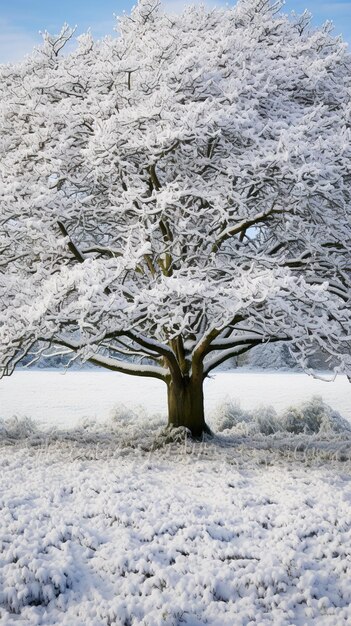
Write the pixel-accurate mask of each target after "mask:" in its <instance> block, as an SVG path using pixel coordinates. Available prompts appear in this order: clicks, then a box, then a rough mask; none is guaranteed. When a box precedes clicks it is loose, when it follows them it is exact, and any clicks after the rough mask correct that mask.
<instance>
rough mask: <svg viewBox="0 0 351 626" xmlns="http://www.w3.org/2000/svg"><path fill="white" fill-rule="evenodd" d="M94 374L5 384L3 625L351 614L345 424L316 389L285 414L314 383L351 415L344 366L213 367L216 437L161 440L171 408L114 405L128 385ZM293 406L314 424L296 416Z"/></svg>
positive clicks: (246, 623)
mask: <svg viewBox="0 0 351 626" xmlns="http://www.w3.org/2000/svg"><path fill="white" fill-rule="evenodd" d="M88 374H89V373H88V372H85V373H81V374H80V373H73V374H67V375H66V376H64V377H61V379H60V378H59V376H60V375H58V374H57V373H49V372H46V373H42V374H40V375H39V374H35V373H33V375H32V374H29V373H28V374H27V373H24V372H23V373H19V374H17V375H16V376H17V379H16V377H14V378H13V379H12V380H11V379H9V380H7V381H5V385H3V384H2V383H0V415H2V417H3V418H6V419H5V420H2V421H0V448H1V449H0V476H1V482H0V624H1V626H17V625H20V626H39V625H40V626H59V625H60V626H61V625H62V626H112V625H114V624H116V625H118V626H137V625H140V626H181V625H182V624H184V625H188V626H205V625H209V626H254V625H257V626H258V625H261V626H271V625H273V626H305V625H306V626H312V625H317V626H342V625H345V626H348V625H349V624H351V586H350V580H351V430H350V425H349V423H348V422H344V421H343V420H342V418H341V416H340V415H338V413H337V412H335V411H332V410H330V409H328V407H326V406H325V404H323V402H322V401H320V400H315V401H313V402H307V403H306V402H305V403H304V404H303V406H302V407H301V408H300V409H296V408H295V409H294V411H284V409H285V408H286V407H287V406H288V405H289V404H292V403H293V404H294V405H296V404H299V403H300V402H301V401H305V400H307V399H309V398H310V397H311V395H313V394H316V393H317V394H318V393H319V395H322V396H323V398H324V401H325V402H327V403H328V404H330V405H331V406H332V407H333V409H337V410H338V411H339V412H340V413H341V414H342V415H344V417H347V418H348V419H349V420H350V413H348V411H349V410H350V408H351V401H350V400H351V398H350V391H349V388H348V387H347V385H346V383H345V385H344V382H345V381H344V380H343V379H340V380H339V382H338V381H336V383H330V384H329V385H328V384H326V383H324V387H323V389H326V390H328V391H327V392H326V393H324V392H322V394H321V389H318V391H317V390H316V388H314V389H313V391H312V390H311V387H310V388H309V389H308V390H307V389H306V385H307V383H306V382H303V380H302V378H301V375H297V374H294V375H291V376H290V377H289V378H286V377H287V376H288V375H287V374H285V375H284V374H279V375H268V374H261V375H249V374H248V373H247V374H242V377H241V379H240V380H241V384H240V385H239V384H238V383H237V381H238V378H237V374H235V375H231V374H224V373H223V374H220V376H219V377H218V378H216V379H214V380H212V381H210V382H209V385H208V387H207V408H208V412H209V413H211V416H212V422H211V423H212V426H213V428H214V429H215V430H216V432H217V433H218V436H217V437H216V438H215V439H214V440H211V441H205V442H202V443H192V442H190V441H189V440H186V439H184V438H182V437H181V436H180V435H181V434H179V442H178V443H165V441H166V439H165V436H164V435H163V434H162V432H161V431H160V428H161V427H162V425H163V423H164V420H163V418H162V417H159V418H157V417H147V414H146V413H145V414H144V416H142V415H140V412H139V411H134V413H133V412H128V411H127V410H121V409H113V407H114V405H116V404H118V402H119V401H123V403H124V404H126V405H127V400H128V398H127V397H125V399H124V398H123V395H121V387H120V386H118V385H117V390H115V388H114V387H112V379H110V378H109V375H107V376H106V374H100V373H99V374H97V373H94V372H92V373H91V374H92V377H90V378H89V376H88ZM39 376H40V378H39ZM69 376H72V378H69ZM98 376H101V378H100V379H98V378H96V377H98ZM234 376H235V379H234ZM250 376H251V380H250ZM272 376H274V377H275V378H274V380H273V379H272ZM26 377H28V378H26ZM94 377H95V378H94ZM284 377H285V378H284ZM299 377H300V378H299ZM60 380H63V381H64V384H65V385H66V387H59V385H60V384H61V383H60V382H58V381H60ZM98 380H100V382H99V386H98ZM234 380H235V391H236V392H237V390H238V389H240V393H239V394H238V393H235V392H234V393H233V392H232V388H233V387H234V384H233V382H234ZM307 380H308V381H310V380H311V379H307ZM70 381H71V382H70ZM79 381H80V382H79ZM226 381H227V382H226ZM305 381H306V379H305ZM2 382H4V381H2ZM133 382H134V381H133ZM244 383H245V386H244ZM283 383H284V384H283ZM288 383H289V384H288ZM113 384H114V383H113ZM121 384H122V381H121ZM308 384H309V382H308ZM320 384H323V383H320ZM221 385H222V387H221ZM333 385H337V386H336V387H333ZM11 386H12V391H11V389H10V388H11ZM211 387H212V389H211ZM214 387H215V388H216V391H214ZM111 388H112V389H113V391H111ZM101 389H103V394H102V395H103V396H104V397H103V398H101ZM134 389H136V390H137V392H138V397H135V393H134V396H133V403H132V406H134V407H135V406H136V405H137V404H141V403H142V401H144V406H145V407H146V410H147V411H149V412H155V411H160V412H161V413H162V412H163V407H162V402H163V399H164V398H162V397H160V399H156V398H154V399H153V398H152V393H151V392H150V390H149V392H148V393H146V391H145V389H146V387H142V386H141V385H140V383H139V381H137V385H136V387H134ZM157 389H158V390H159V388H157ZM157 389H156V387H155V390H157ZM220 389H222V390H223V393H221V394H220V393H219V390H220ZM289 389H290V391H289ZM161 390H162V387H161ZM333 390H334V391H333ZM98 391H99V393H98ZM30 392H32V393H33V394H34V395H35V393H36V394H37V396H36V401H35V399H34V398H32V399H30ZM130 393H131V392H130V388H129V394H130ZM119 394H120V395H119ZM211 394H212V396H211ZM289 394H290V395H289ZM328 394H334V396H332V395H328ZM11 395H12V407H13V411H12V413H11ZM231 395H232V396H236V397H238V396H239V397H241V400H242V406H241V408H240V407H239V406H238V405H237V404H236V403H235V402H228V403H227V404H226V405H225V406H222V408H220V409H216V410H213V411H212V408H211V407H212V406H213V405H211V402H214V400H215V399H216V397H217V404H220V403H221V402H222V401H223V400H225V399H227V400H228V398H230V396H231ZM151 401H153V402H155V404H154V405H150V404H148V402H151ZM157 403H159V404H157ZM250 403H251V404H250ZM259 404H263V405H266V406H267V405H268V404H274V405H275V408H276V410H277V412H278V414H277V415H276V414H275V413H274V412H273V411H272V410H271V409H267V408H265V409H260V410H258V411H257V410H255V407H257V405H259ZM28 407H29V409H28ZM89 407H90V411H88V409H89ZM26 408H27V410H25V409H26ZM112 409H113V411H112ZM62 410H64V411H67V412H68V413H69V416H70V419H66V420H62V421H61V419H62V418H60V416H62ZM111 411H112V412H113V414H114V417H113V418H112V419H110V420H109V421H105V420H106V418H107V417H108V416H109V415H110V414H111ZM13 413H17V414H18V415H19V416H20V418H19V419H10V418H11V416H12V415H13ZM25 413H26V414H27V415H29V416H31V417H33V418H36V420H37V421H35V422H33V421H31V420H27V419H23V415H24V414H25ZM21 416H22V417H21ZM84 416H85V417H90V418H95V421H91V422H87V421H86V420H85V421H83V422H82V421H81V422H80V424H78V422H79V420H80V419H81V418H82V417H84ZM59 418H60V419H59ZM292 419H293V422H291V420H292ZM284 420H285V421H284ZM289 420H290V421H289ZM294 420H295V421H294ZM301 420H302V421H303V423H304V424H305V426H306V427H307V426H308V425H311V424H312V425H313V424H319V425H320V428H319V430H318V432H314V433H312V434H306V433H304V432H301V433H300V434H294V433H291V432H288V430H286V428H285V427H286V426H287V425H289V424H290V423H294V424H295V422H296V421H297V422H300V421H301ZM40 422H45V424H46V427H45V428H44V427H43V424H41V423H40ZM55 422H56V426H62V425H63V424H64V423H65V425H66V426H67V425H68V424H71V425H72V428H71V429H67V428H64V429H62V428H59V429H57V427H55ZM272 423H273V424H275V427H274V429H273V431H272V433H273V434H270V435H267V434H265V433H266V432H270V431H269V429H268V430H267V427H270V426H271V424H272ZM50 424H51V426H50V428H49V429H48V426H49V425H50ZM277 424H278V426H277ZM279 424H280V425H279Z"/></svg>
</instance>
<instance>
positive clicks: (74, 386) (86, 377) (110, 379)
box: [0, 370, 351, 427]
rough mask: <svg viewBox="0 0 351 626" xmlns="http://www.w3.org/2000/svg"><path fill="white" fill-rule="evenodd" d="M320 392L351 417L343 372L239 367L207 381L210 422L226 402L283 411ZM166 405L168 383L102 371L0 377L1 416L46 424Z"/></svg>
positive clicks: (72, 422) (350, 392)
mask: <svg viewBox="0 0 351 626" xmlns="http://www.w3.org/2000/svg"><path fill="white" fill-rule="evenodd" d="M326 377H327V375H326ZM316 395H317V396H321V397H322V398H323V400H324V401H325V402H326V403H327V404H329V405H330V406H331V407H333V408H334V409H336V410H337V411H339V412H340V413H341V414H342V415H343V417H345V418H347V419H350V420H351V385H350V383H349V382H348V381H347V379H346V377H345V376H338V377H337V378H336V380H335V381H334V382H325V381H323V380H319V379H314V378H312V377H310V376H307V375H306V374H300V373H288V372H284V373H271V372H270V373H267V372H262V371H261V372H249V371H246V372H245V371H244V372H242V371H237V372H234V373H232V372H220V373H218V374H216V375H214V376H213V377H211V378H210V379H208V380H206V381H205V408H206V413H207V418H208V419H209V421H211V415H212V413H213V411H214V410H215V409H216V408H217V407H218V406H219V405H220V404H222V402H225V401H227V400H233V399H234V400H236V401H239V402H240V404H241V406H242V407H243V408H244V409H249V410H252V409H255V408H257V407H259V406H273V407H274V408H275V409H276V410H278V411H280V410H282V409H285V408H287V407H288V406H290V405H295V404H298V403H300V402H302V401H305V400H308V399H310V398H311V397H312V396H316ZM166 404H167V402H166V386H165V385H164V383H162V382H160V381H158V380H153V379H143V378H133V377H131V376H125V375H123V374H115V373H112V372H106V371H105V372H104V371H102V370H93V371H91V370H90V371H89V370H88V371H67V372H66V371H64V372H59V371H57V370H55V371H44V372H43V371H18V372H15V373H14V374H13V376H11V377H9V378H3V379H2V380H1V381H0V418H1V417H2V418H9V417H12V416H13V415H17V416H18V417H24V416H26V417H30V418H31V419H34V420H35V421H40V422H42V423H45V424H47V425H52V424H55V425H60V426H62V427H69V426H76V425H77V424H78V423H79V422H80V421H81V420H82V419H86V418H87V419H96V420H98V421H104V420H107V419H109V418H110V417H111V414H113V412H114V410H115V408H116V407H118V406H119V407H120V406H121V405H123V406H125V407H127V408H128V409H132V410H134V411H135V410H138V408H139V407H141V408H142V409H143V410H145V412H146V414H148V415H153V414H155V413H159V414H161V415H163V416H165V414H166Z"/></svg>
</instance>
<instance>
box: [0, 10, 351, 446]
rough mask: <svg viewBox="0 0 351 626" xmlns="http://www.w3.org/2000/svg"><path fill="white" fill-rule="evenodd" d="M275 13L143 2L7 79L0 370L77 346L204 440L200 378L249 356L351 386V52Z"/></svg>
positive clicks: (1, 111) (12, 69) (0, 91)
mask: <svg viewBox="0 0 351 626" xmlns="http://www.w3.org/2000/svg"><path fill="white" fill-rule="evenodd" d="M281 4H282V3H281V2H280V0H278V2H275V4H272V3H271V2H270V0H241V1H240V2H239V3H238V4H237V5H236V6H235V7H234V8H231V9H215V10H208V9H206V8H204V7H199V6H197V7H192V8H188V9H186V10H185V11H184V12H183V14H182V15H175V16H169V15H166V14H164V13H163V11H162V10H161V9H160V7H159V6H158V4H157V2H156V1H154V0H150V1H149V0H142V1H141V2H139V4H138V6H137V7H136V8H135V9H134V10H133V12H132V14H131V16H130V17H123V18H122V19H121V20H119V23H118V29H119V32H118V35H117V36H116V37H115V38H110V37H109V38H106V39H103V40H102V41H100V42H95V41H94V40H93V38H92V37H91V35H90V34H89V33H88V34H86V35H84V36H81V37H79V40H78V46H77V48H76V49H75V50H74V51H73V52H71V53H70V54H68V55H63V54H61V48H62V47H63V46H64V44H65V43H66V41H67V40H68V39H69V38H70V37H71V36H72V31H71V30H70V29H69V28H68V27H66V26H65V27H64V28H63V30H62V32H61V33H60V35H59V36H58V37H56V38H55V37H52V36H50V35H49V34H45V36H44V43H43V46H42V47H41V48H40V49H38V50H36V51H35V52H34V53H33V54H32V55H31V56H30V57H28V58H27V59H26V60H25V61H23V62H22V63H21V64H18V65H7V66H2V67H1V81H0V102H1V104H0V119H1V122H0V142H1V143H0V150H1V166H0V167H1V188H0V202H1V209H0V210H1V213H0V254H1V256H0V267H1V273H0V298H1V300H0V302H1V304H0V353H1V362H2V367H3V373H4V374H8V373H11V372H12V371H13V368H14V367H15V365H16V363H17V362H18V361H19V360H20V359H21V358H22V357H23V355H25V354H26V353H27V352H28V351H29V350H30V348H31V346H33V345H34V344H35V343H36V342H42V343H41V344H39V345H42V346H44V347H45V349H46V351H47V350H48V349H49V350H52V352H53V353H54V354H55V353H56V354H57V352H58V351H62V350H63V351H72V353H74V354H76V355H78V356H79V357H81V358H82V359H83V360H87V361H90V362H91V363H94V364H97V365H100V366H102V367H106V368H109V369H111V370H113V371H116V372H124V373H126V374H132V375H135V376H150V377H155V378H158V379H160V380H162V381H164V382H165V383H166V384H167V388H168V406H169V423H170V424H171V425H176V426H179V425H184V426H187V427H189V428H190V429H191V431H192V433H193V434H194V435H201V433H202V432H204V431H206V430H207V427H206V424H205V420H204V410H203V381H204V379H205V377H206V376H208V375H209V374H210V372H211V371H212V370H213V369H214V368H215V367H216V366H218V365H219V364H221V363H222V362H224V361H225V360H227V359H230V358H232V357H233V356H236V355H240V354H243V353H245V352H246V351H248V350H250V349H251V348H252V347H253V346H256V345H258V344H260V343H262V342H264V343H268V342H276V341H287V342H290V347H291V350H292V351H293V353H294V354H295V356H296V358H297V359H298V360H299V362H300V364H302V365H303V366H306V363H307V361H308V359H309V357H310V356H311V354H312V353H313V351H314V350H322V351H323V352H324V353H326V354H329V355H330V356H331V358H332V360H333V363H336V369H337V371H346V372H348V373H350V371H351V357H350V352H351V351H350V320H351V314H350V246H351V226H350V217H351V209H350V201H351V148H350V145H351V144H350V139H351V128H350V127H351V104H350V94H351V78H350V77H351V62H350V55H349V53H348V52H347V49H346V45H345V44H344V43H343V42H342V41H341V39H340V38H335V37H333V36H332V34H331V26H330V25H328V24H327V25H325V26H324V27H323V28H321V29H319V30H312V29H311V28H310V25H309V16H308V15H307V13H305V14H304V15H303V16H300V17H296V16H293V17H291V18H289V17H288V16H286V15H284V14H282V13H281Z"/></svg>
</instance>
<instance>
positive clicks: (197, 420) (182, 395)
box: [167, 376, 211, 439]
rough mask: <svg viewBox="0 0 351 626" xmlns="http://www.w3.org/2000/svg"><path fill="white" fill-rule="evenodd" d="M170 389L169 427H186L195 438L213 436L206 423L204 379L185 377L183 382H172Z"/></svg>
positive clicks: (169, 383)
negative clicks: (206, 435)
mask: <svg viewBox="0 0 351 626" xmlns="http://www.w3.org/2000/svg"><path fill="white" fill-rule="evenodd" d="M167 389H168V426H172V427H174V428H177V427H179V426H185V427H186V428H188V429H189V430H190V431H191V434H192V436H193V437H194V438H196V439H198V438H201V437H202V435H203V434H204V433H206V434H211V431H210V429H209V427H208V426H207V424H206V422H205V414H204V394H203V381H202V377H198V378H194V377H188V376H184V377H183V378H182V379H181V381H174V380H171V381H169V382H168V385H167Z"/></svg>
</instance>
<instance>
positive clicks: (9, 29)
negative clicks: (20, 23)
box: [0, 20, 41, 63]
mask: <svg viewBox="0 0 351 626" xmlns="http://www.w3.org/2000/svg"><path fill="white" fill-rule="evenodd" d="M40 41H41V37H40V35H39V33H38V34H37V36H36V37H35V36H34V35H33V34H31V33H27V32H26V31H23V30H21V29H20V28H17V27H15V26H13V25H12V24H11V23H10V22H7V21H6V20H0V63H11V62H16V61H20V60H21V59H23V57H24V56H25V55H26V54H29V53H30V52H32V50H33V48H34V46H37V45H38V44H40Z"/></svg>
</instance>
